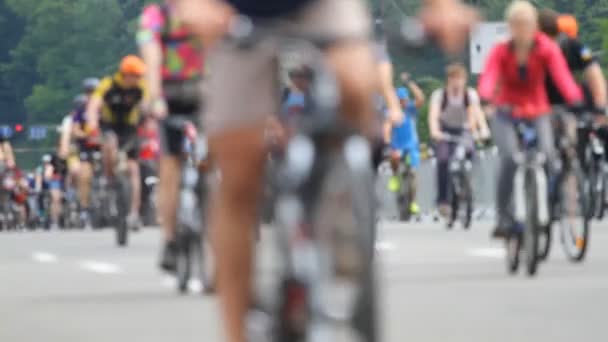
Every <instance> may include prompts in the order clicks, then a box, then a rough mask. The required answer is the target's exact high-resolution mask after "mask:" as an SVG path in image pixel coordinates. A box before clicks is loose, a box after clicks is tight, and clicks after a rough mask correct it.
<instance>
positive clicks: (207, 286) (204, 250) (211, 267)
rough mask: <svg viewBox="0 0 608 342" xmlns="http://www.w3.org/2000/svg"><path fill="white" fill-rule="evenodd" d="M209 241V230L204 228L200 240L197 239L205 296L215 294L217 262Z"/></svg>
mask: <svg viewBox="0 0 608 342" xmlns="http://www.w3.org/2000/svg"><path fill="white" fill-rule="evenodd" d="M209 241H210V239H209V237H208V230H207V229H205V228H203V230H202V232H201V237H200V239H197V244H198V245H199V248H198V250H199V255H200V258H199V268H200V279H201V285H202V287H203V289H202V290H203V294H204V295H211V294H213V293H215V260H214V259H213V253H212V249H211V244H210V243H209Z"/></svg>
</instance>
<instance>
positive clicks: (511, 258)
mask: <svg viewBox="0 0 608 342" xmlns="http://www.w3.org/2000/svg"><path fill="white" fill-rule="evenodd" d="M521 238H522V237H521V234H520V233H516V234H512V235H510V236H509V237H507V238H506V240H505V251H506V256H507V271H508V272H509V274H515V273H517V270H518V268H519V254H520V251H521Z"/></svg>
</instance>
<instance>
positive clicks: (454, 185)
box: [446, 174, 461, 229]
mask: <svg viewBox="0 0 608 342" xmlns="http://www.w3.org/2000/svg"><path fill="white" fill-rule="evenodd" d="M450 179H451V181H450V191H449V194H450V207H451V212H450V218H449V220H448V223H447V225H446V227H447V229H452V228H453V227H454V224H455V223H456V221H457V220H458V213H459V212H460V204H461V203H460V198H461V194H460V193H461V185H460V184H459V182H460V177H459V176H458V175H455V174H453V175H452V176H451V177H450Z"/></svg>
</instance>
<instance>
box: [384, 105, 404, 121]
mask: <svg viewBox="0 0 608 342" xmlns="http://www.w3.org/2000/svg"><path fill="white" fill-rule="evenodd" d="M388 118H389V119H390V120H391V123H393V124H395V125H401V124H402V123H403V121H404V120H405V113H403V111H402V110H401V109H400V108H399V109H392V110H391V109H389V111H388Z"/></svg>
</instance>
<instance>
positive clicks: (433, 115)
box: [428, 63, 489, 217]
mask: <svg viewBox="0 0 608 342" xmlns="http://www.w3.org/2000/svg"><path fill="white" fill-rule="evenodd" d="M446 76H447V79H446V86H445V88H441V89H437V90H435V91H434V92H433V94H432V95H431V102H430V104H429V118H428V120H429V130H430V133H431V138H432V139H433V140H434V141H435V143H436V146H435V154H436V156H437V207H438V209H439V213H440V214H441V215H442V216H443V217H447V216H448V215H449V210H450V205H449V203H448V186H449V184H450V181H449V170H448V165H449V160H450V158H451V157H452V154H453V153H454V149H455V145H456V144H455V143H454V142H451V141H445V140H444V139H443V138H444V136H445V135H446V134H449V135H456V136H461V135H464V136H465V137H471V138H472V137H473V136H477V135H483V136H485V137H487V135H488V134H489V133H488V127H487V125H486V121H485V119H484V118H483V114H482V111H481V106H480V102H479V96H478V95H477V91H475V89H473V88H468V87H467V79H468V74H467V70H466V68H465V66H464V65H462V64H460V63H453V64H450V65H448V66H447V68H446ZM476 132H480V133H476ZM472 148H473V141H472V139H471V142H470V145H469V150H472Z"/></svg>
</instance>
